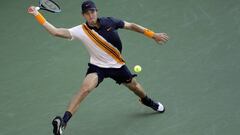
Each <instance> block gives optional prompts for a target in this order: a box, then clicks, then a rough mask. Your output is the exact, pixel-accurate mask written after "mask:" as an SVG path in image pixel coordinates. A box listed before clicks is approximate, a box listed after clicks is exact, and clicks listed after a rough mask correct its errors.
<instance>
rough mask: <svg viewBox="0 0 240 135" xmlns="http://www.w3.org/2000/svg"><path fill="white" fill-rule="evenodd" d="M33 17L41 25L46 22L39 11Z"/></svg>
mask: <svg viewBox="0 0 240 135" xmlns="http://www.w3.org/2000/svg"><path fill="white" fill-rule="evenodd" d="M35 18H36V20H37V21H38V22H39V23H40V24H41V25H43V24H44V23H45V22H46V19H45V18H44V17H43V15H42V14H41V13H38V14H37V15H36V16H35Z"/></svg>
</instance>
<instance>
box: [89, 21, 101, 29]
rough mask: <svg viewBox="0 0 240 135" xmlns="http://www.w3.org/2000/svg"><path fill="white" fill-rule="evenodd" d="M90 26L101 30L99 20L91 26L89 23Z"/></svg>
mask: <svg viewBox="0 0 240 135" xmlns="http://www.w3.org/2000/svg"><path fill="white" fill-rule="evenodd" d="M88 25H89V26H90V27H95V28H100V23H99V21H98V20H96V22H94V23H91V24H90V23H88Z"/></svg>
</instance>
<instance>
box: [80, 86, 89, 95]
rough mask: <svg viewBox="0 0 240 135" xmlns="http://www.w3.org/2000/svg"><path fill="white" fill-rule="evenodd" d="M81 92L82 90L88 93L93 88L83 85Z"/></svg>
mask: <svg viewBox="0 0 240 135" xmlns="http://www.w3.org/2000/svg"><path fill="white" fill-rule="evenodd" d="M81 92H82V93H83V94H88V93H90V92H91V89H90V87H89V86H83V87H82V88H81Z"/></svg>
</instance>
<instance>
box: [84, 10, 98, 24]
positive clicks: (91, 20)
mask: <svg viewBox="0 0 240 135" xmlns="http://www.w3.org/2000/svg"><path fill="white" fill-rule="evenodd" d="M83 16H84V18H85V19H86V20H87V22H88V24H95V23H96V22H97V11H96V10H88V11H87V12H85V13H83Z"/></svg>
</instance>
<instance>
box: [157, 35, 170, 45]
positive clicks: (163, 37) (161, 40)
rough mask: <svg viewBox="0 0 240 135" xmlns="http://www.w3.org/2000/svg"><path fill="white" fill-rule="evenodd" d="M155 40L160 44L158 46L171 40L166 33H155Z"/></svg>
mask: <svg viewBox="0 0 240 135" xmlns="http://www.w3.org/2000/svg"><path fill="white" fill-rule="evenodd" d="M153 39H154V40H155V41H156V42H157V43H158V44H164V43H166V42H167V41H168V40H169V36H168V35H167V34H166V33H155V34H154V35H153Z"/></svg>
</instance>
